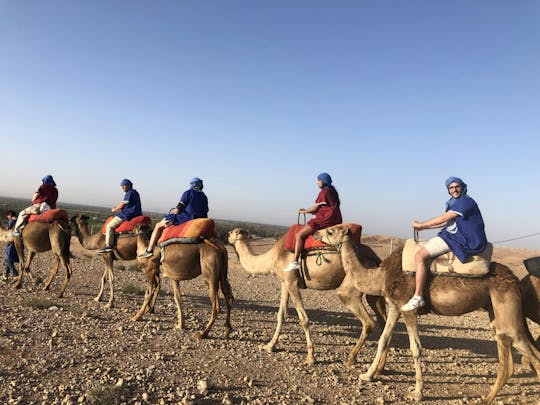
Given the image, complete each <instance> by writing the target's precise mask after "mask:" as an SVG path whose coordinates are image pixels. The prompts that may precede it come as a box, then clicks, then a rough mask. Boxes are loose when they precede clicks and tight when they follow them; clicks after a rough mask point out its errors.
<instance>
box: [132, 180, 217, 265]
mask: <svg viewBox="0 0 540 405" xmlns="http://www.w3.org/2000/svg"><path fill="white" fill-rule="evenodd" d="M189 185H190V186H191V187H190V189H189V190H186V191H184V193H183V194H182V196H181V197H180V201H179V202H178V204H177V205H176V208H175V209H174V210H173V212H172V213H171V214H169V215H165V217H164V218H163V219H162V220H161V221H159V222H158V223H157V224H156V226H155V227H154V230H153V231H152V236H151V237H150V242H149V244H148V247H147V248H146V250H145V251H144V252H143V253H141V254H140V255H139V257H143V258H144V257H152V256H153V255H154V246H155V244H156V241H157V240H159V237H160V236H161V234H162V233H163V229H165V228H166V227H167V226H169V225H180V224H183V223H184V222H187V221H190V220H192V219H195V218H208V198H207V197H206V194H204V192H203V191H202V189H203V181H202V180H201V179H199V178H198V177H194V178H192V179H191V181H190V182H189Z"/></svg>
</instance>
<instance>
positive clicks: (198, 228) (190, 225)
mask: <svg viewBox="0 0 540 405" xmlns="http://www.w3.org/2000/svg"><path fill="white" fill-rule="evenodd" d="M214 236H216V224H215V222H214V221H213V220H212V219H210V218H197V219H192V220H191V221H187V222H184V223H183V224H180V225H171V226H168V227H167V228H165V229H164V230H163V233H162V234H161V238H160V239H159V243H163V242H165V241H166V240H169V239H173V238H201V237H205V238H211V237H214Z"/></svg>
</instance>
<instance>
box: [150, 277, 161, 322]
mask: <svg viewBox="0 0 540 405" xmlns="http://www.w3.org/2000/svg"><path fill="white" fill-rule="evenodd" d="M160 289H161V279H160V277H159V276H156V278H155V281H154V292H153V294H152V298H151V299H150V306H149V307H148V312H149V313H151V314H153V313H154V311H155V306H156V301H157V299H158V296H159V290H160Z"/></svg>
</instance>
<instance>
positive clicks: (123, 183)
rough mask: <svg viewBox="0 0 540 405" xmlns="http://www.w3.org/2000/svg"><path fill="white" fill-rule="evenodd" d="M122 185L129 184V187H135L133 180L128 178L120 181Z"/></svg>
mask: <svg viewBox="0 0 540 405" xmlns="http://www.w3.org/2000/svg"><path fill="white" fill-rule="evenodd" d="M120 185H121V186H128V187H129V188H131V187H133V183H132V182H131V180H128V179H124V180H122V181H121V182H120Z"/></svg>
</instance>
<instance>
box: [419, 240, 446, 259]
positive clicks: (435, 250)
mask: <svg viewBox="0 0 540 405" xmlns="http://www.w3.org/2000/svg"><path fill="white" fill-rule="evenodd" d="M424 248H425V249H426V250H427V251H428V253H429V255H430V256H431V257H436V256H440V255H442V254H445V253H448V252H450V248H449V247H448V245H447V244H446V242H445V241H444V239H443V238H441V237H440V236H435V237H434V238H431V239H430V240H428V241H427V242H426V244H425V245H424Z"/></svg>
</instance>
